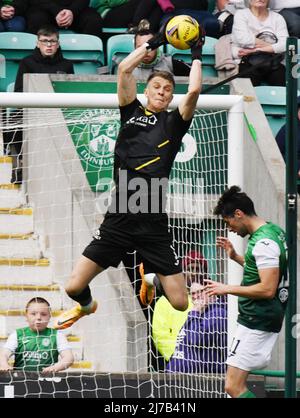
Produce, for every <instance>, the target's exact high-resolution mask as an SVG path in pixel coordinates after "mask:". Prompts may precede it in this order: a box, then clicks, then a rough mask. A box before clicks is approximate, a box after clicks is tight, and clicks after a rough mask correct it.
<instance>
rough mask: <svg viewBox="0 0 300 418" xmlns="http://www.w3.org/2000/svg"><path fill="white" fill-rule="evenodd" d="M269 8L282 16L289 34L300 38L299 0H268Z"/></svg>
mask: <svg viewBox="0 0 300 418" xmlns="http://www.w3.org/2000/svg"><path fill="white" fill-rule="evenodd" d="M270 9H271V10H274V11H275V12H279V14H281V16H283V17H284V19H285V21H286V24H287V27H288V31H289V34H290V36H295V37H296V38H300V0H270Z"/></svg>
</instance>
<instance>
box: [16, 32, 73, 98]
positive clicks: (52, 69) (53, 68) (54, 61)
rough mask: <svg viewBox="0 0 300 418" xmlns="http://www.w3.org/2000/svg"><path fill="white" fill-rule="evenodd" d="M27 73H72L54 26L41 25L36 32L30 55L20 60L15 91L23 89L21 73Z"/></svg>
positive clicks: (70, 63)
mask: <svg viewBox="0 0 300 418" xmlns="http://www.w3.org/2000/svg"><path fill="white" fill-rule="evenodd" d="M28 73H37V74H55V73H60V74H62V73H65V74H74V68H73V64H72V62H71V61H69V60H67V59H65V58H64V57H63V55H62V52H61V49H60V46H59V32H58V30H57V29H56V28H55V27H51V26H48V27H43V28H41V29H39V31H38V32H37V46H36V48H35V50H34V51H33V54H32V55H29V56H28V57H25V58H23V59H22V60H21V61H20V65H19V70H18V73H17V76H16V82H15V91H16V92H22V91H23V75H24V74H28Z"/></svg>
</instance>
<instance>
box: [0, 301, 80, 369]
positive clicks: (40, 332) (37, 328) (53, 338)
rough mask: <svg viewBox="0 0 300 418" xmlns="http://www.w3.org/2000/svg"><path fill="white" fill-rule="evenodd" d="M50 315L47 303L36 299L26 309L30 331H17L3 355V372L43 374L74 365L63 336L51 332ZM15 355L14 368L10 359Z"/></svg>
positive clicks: (0, 363) (54, 331) (10, 337)
mask: <svg viewBox="0 0 300 418" xmlns="http://www.w3.org/2000/svg"><path fill="white" fill-rule="evenodd" d="M50 317H51V312H50V305H49V303H48V302H47V300H46V299H43V298H40V297H35V298H33V299H31V300H30V301H29V302H28V303H27V306H26V319H27V322H28V327H26V328H19V329H17V330H16V331H14V332H13V333H12V334H11V335H10V336H9V337H8V340H7V342H6V343H5V345H4V348H3V349H2V350H1V352H0V370H1V371H7V370H13V369H18V370H23V371H38V372H42V373H43V374H49V373H55V372H59V371H61V370H65V369H67V368H68V367H70V366H71V364H72V363H73V361H74V358H73V354H72V350H71V348H70V346H69V344H68V342H67V340H66V337H65V336H64V335H63V333H62V332H60V331H56V330H54V329H52V328H48V324H49V321H50ZM12 355H14V356H15V360H14V366H11V365H10V364H9V358H10V357H11V356H12Z"/></svg>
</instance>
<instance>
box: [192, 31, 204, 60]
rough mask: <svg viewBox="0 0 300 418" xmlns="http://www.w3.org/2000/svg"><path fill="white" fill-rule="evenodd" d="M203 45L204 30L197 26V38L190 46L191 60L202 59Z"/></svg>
mask: <svg viewBox="0 0 300 418" xmlns="http://www.w3.org/2000/svg"><path fill="white" fill-rule="evenodd" d="M204 43H205V30H204V28H203V27H202V26H200V25H199V38H198V39H197V41H196V42H195V43H194V44H193V45H192V46H191V53H192V60H200V61H201V59H202V47H203V45H204Z"/></svg>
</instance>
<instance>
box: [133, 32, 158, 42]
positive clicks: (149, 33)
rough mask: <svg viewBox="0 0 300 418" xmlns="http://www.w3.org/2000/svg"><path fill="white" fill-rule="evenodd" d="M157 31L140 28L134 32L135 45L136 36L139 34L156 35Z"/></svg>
mask: <svg viewBox="0 0 300 418" xmlns="http://www.w3.org/2000/svg"><path fill="white" fill-rule="evenodd" d="M154 34H155V32H153V31H152V30H150V29H141V30H138V31H137V32H136V33H135V34H134V46H135V45H136V37H137V36H146V35H152V36H154Z"/></svg>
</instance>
